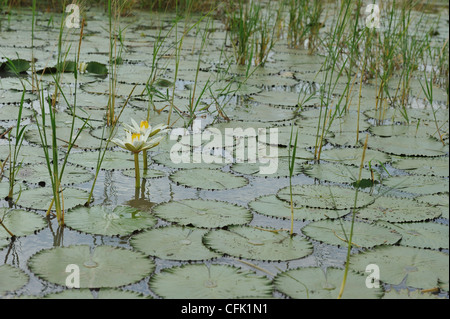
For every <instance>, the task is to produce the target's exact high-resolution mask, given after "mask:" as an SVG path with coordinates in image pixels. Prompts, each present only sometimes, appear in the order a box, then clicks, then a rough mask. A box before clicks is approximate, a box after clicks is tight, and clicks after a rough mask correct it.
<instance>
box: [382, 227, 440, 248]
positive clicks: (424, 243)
mask: <svg viewBox="0 0 450 319" xmlns="http://www.w3.org/2000/svg"><path fill="white" fill-rule="evenodd" d="M379 224H381V225H385V226H386V227H389V228H392V229H394V230H395V231H396V232H397V233H399V234H401V235H402V240H401V241H400V245H404V246H410V247H417V248H431V249H442V248H446V249H448V247H449V244H448V238H449V237H448V225H443V224H438V223H434V222H418V223H385V222H380V223H379Z"/></svg>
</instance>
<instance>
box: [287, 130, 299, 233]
mask: <svg viewBox="0 0 450 319" xmlns="http://www.w3.org/2000/svg"><path fill="white" fill-rule="evenodd" d="M293 133H294V126H292V128H291V137H290V139H289V150H288V155H289V195H290V200H291V231H290V234H291V236H293V235H294V201H293V200H292V176H293V175H294V168H295V155H296V152H297V140H298V128H297V132H296V134H295V142H294V144H292V136H293ZM292 145H293V146H294V150H293V151H292V156H291V149H292Z"/></svg>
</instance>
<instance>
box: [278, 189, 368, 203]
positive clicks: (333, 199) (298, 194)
mask: <svg viewBox="0 0 450 319" xmlns="http://www.w3.org/2000/svg"><path fill="white" fill-rule="evenodd" d="M355 193H356V190H355V189H351V188H344V187H339V186H327V185H310V184H307V185H294V186H292V200H293V203H294V205H295V206H306V207H312V208H327V209H350V208H353V207H356V208H359V207H363V206H367V205H368V204H370V203H372V202H373V201H374V199H375V198H374V197H372V196H371V195H369V194H367V193H364V192H361V191H360V192H358V198H357V202H356V205H354V204H355V203H354V201H355ZM277 197H278V198H279V199H281V200H283V201H286V202H290V198H291V197H290V190H289V187H285V188H282V189H280V190H279V191H278V193H277Z"/></svg>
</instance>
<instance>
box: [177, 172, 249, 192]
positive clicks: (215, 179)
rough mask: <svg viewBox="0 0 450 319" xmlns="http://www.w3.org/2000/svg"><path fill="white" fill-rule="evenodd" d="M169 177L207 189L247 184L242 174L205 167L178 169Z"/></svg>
mask: <svg viewBox="0 0 450 319" xmlns="http://www.w3.org/2000/svg"><path fill="white" fill-rule="evenodd" d="M169 178H170V180H172V181H173V182H175V183H177V184H178V185H183V186H187V187H193V188H198V189H207V190H225V189H232V188H239V187H243V186H245V185H247V184H248V180H247V179H246V178H244V177H242V176H235V175H233V174H231V173H229V172H222V171H219V170H214V169H207V168H194V169H190V170H179V171H177V172H175V173H173V174H172V175H170V176H169Z"/></svg>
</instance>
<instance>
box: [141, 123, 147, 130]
mask: <svg viewBox="0 0 450 319" xmlns="http://www.w3.org/2000/svg"><path fill="white" fill-rule="evenodd" d="M142 128H145V129H148V122H147V121H141V129H142Z"/></svg>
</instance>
